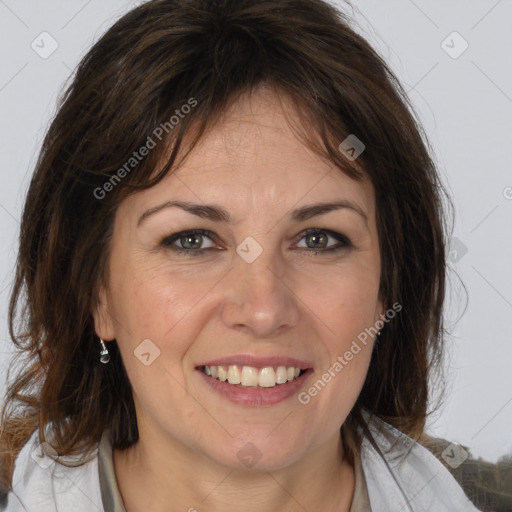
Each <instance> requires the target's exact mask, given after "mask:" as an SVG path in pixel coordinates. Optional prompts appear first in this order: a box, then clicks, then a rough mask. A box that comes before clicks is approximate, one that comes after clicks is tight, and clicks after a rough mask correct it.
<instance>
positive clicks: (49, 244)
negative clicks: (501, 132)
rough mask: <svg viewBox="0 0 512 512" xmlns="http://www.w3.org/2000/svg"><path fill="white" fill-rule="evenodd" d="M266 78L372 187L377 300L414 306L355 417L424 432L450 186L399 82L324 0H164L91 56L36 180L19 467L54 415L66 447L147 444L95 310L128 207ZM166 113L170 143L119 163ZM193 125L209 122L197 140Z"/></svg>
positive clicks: (143, 9)
mask: <svg viewBox="0 0 512 512" xmlns="http://www.w3.org/2000/svg"><path fill="white" fill-rule="evenodd" d="M262 85H266V86H269V87H272V88H273V89H274V90H275V91H276V92H277V93H279V94H285V95H286V96H287V97H288V98H291V99H292V100H293V102H294V106H296V108H297V112H299V113H300V115H301V119H302V120H303V122H302V123H301V125H302V131H301V136H302V137H303V140H304V143H305V144H308V146H309V147H311V148H312V149H314V150H315V151H316V152H317V153H318V154H319V155H322V156H324V157H325V158H327V159H329V161H331V162H332V163H333V164H334V165H336V166H337V167H338V168H339V169H340V171H341V172H344V173H346V174H347V175H348V176H350V177H352V178H354V179H361V177H362V176H363V175H367V176H368V177H369V178H370V179H371V182H372V183H373V186H374V188H375V193H376V212H377V227H378V233H379V243H380V251H381V261H382V274H381V283H380V296H381V298H382V299H383V301H384V304H386V305H388V307H389V306H390V305H391V304H394V303H399V304H400V305H401V306H402V311H401V312H400V313H399V314H398V315H397V316H396V317H395V318H394V319H393V320H392V321H390V322H389V323H388V324H387V325H386V326H385V327H384V329H383V332H382V335H381V336H380V339H379V341H378V343H377V344H376V346H375V348H374V352H373V355H372V360H371V363H370V369H369V372H368V375H367V378H366V381H365V384H364V387H363V390H362V392H361V394H360V396H359V399H358V401H357V403H356V406H355V407H354V409H353V411H352V413H351V415H350V416H349V418H348V419H347V421H346V422H345V425H344V427H343V428H344V429H349V430H351V431H352V430H355V425H356V424H357V423H358V422H360V421H361V415H360V411H361V408H362V407H365V408H366V409H367V410H369V411H370V412H371V413H373V414H375V415H377V416H379V417H381V418H383V419H385V420H386V421H388V422H390V423H392V424H393V425H395V426H397V427H398V428H400V429H401V430H403V431H404V432H406V433H408V434H409V435H413V436H416V437H417V436H419V435H420V434H421V432H422V431H423V428H424V423H425V417H426V414H427V403H428V398H429V396H428V395H429V393H428V390H429V386H428V379H429V376H430V374H431V371H432V369H435V368H437V367H438V363H439V360H440V357H441V349H442V340H443V331H444V329H443V319H442V308H443V300H444V291H445V290H444V286H445V264H446V262H445V243H446V239H445V229H446V228H445V225H444V217H443V210H442V206H443V205H442V196H441V194H442V193H443V194H444V189H443V187H442V185H441V183H440V181H439V177H438V174H437V171H436V168H435V165H434V162H433V159H432V156H431V155H430V153H431V151H430V147H429V144H428V141H427V139H426V137H425V134H424V132H423V130H422V128H421V125H420V123H419V122H418V121H417V120H416V119H417V116H416V115H415V114H414V110H413V108H412V106H411V105H410V103H409V100H408V98H407V96H406V94H405V92H404V91H403V89H402V87H401V85H400V84H399V82H398V80H397V78H396V77H395V76H394V74H393V73H392V71H391V70H390V69H389V68H388V67H387V65H386V64H385V62H384V61H383V60H382V58H381V57H380V56H379V55H378V54H377V53H376V52H375V50H373V49H372V48H371V46H370V45H369V44H368V43H367V42H366V41H365V39H364V38H362V37H361V36H359V35H358V34H357V33H356V32H355V31H354V30H353V29H352V28H350V26H349V19H348V17H347V16H346V15H345V14H343V13H342V12H339V11H338V10H336V9H335V8H334V7H332V6H331V5H329V4H328V3H326V2H324V1H322V0H262V1H258V2H254V1H253V0H152V1H150V2H147V3H146V4H143V5H141V6H139V7H138V8H136V9H134V10H133V11H131V12H129V13H128V14H126V15H125V16H123V17H122V18H121V19H120V20H119V21H117V22H116V23H115V24H114V25H113V26H112V28H110V29H109V30H108V31H107V32H106V33H105V34H104V35H103V36H102V37H101V39H100V40H99V41H98V42H97V43H96V44H95V45H94V46H93V47H92V49H91V50H90V51H89V52H88V54H87V55H86V56H85V57H84V59H83V60H82V62H81V63H80V64H79V66H78V68H77V70H76V75H75V77H74V79H73V81H72V83H71V84H70V86H69V88H68V89H67V91H66V92H65V94H64V96H63V98H62V99H61V101H60V105H59V107H60V108H59V110H58V112H57V114H56V116H55V119H54V120H53V122H52V124H51V126H50V128H49V130H48V133H47V135H46V137H45V140H44V142H43V146H42V150H41V153H40V156H39V159H38V162H37V165H36V169H35V172H34V174H33V177H32V181H31V183H30V188H29V190H28V194H27V198H26V202H25V207H24V210H23V217H22V223H21V232H20V248H19V255H18V260H17V267H16V278H15V284H14V288H13V291H12V295H11V301H10V309H9V326H10V334H11V337H12V340H13V342H14V343H15V345H16V346H17V347H18V348H19V349H20V353H19V355H18V357H19V358H21V360H22V361H23V367H22V368H20V369H19V370H18V371H17V373H16V375H15V379H14V380H13V381H12V383H11V385H10V387H9V390H8V394H7V398H6V402H5V405H4V408H3V411H2V423H1V427H0V444H1V460H0V463H1V464H0V465H1V467H2V468H4V470H5V475H4V478H5V479H6V481H8V482H10V479H11V478H12V467H13V461H14V459H15V457H16V456H17V454H18V453H19V451H20V449H21V448H22V446H23V444H24V443H25V442H26V441H27V439H28V437H29V436H30V434H31V433H32V432H33V431H34V430H35V429H36V428H38V429H39V435H40V440H41V442H42V441H44V440H45V439H44V435H45V434H44V427H45V426H47V425H49V424H51V426H52V439H51V444H52V446H53V447H54V448H55V449H56V450H57V452H58V453H59V455H65V454H71V453H76V452H83V453H86V452H87V451H89V450H90V449H91V448H93V447H94V445H95V444H96V443H97V442H98V441H99V439H100V437H101V435H102V433H103V431H104V429H105V428H107V427H110V428H111V430H112V443H113V446H114V447H115V448H124V447H128V446H130V445H132V444H133V443H135V442H136V441H137V439H138V431H137V424H136V419H135V410H134V404H133V399H132V394H131V387H130V382H129V380H128V377H127V374H126V372H125V369H124V366H123V362H122V360H121V357H120V354H119V351H118V349H117V346H116V343H115V342H113V343H110V344H109V349H110V353H111V363H110V364H109V365H102V364H101V363H100V362H99V357H98V349H99V345H98V338H97V336H96V335H95V330H94V323H93V319H92V311H93V308H94V307H95V305H96V300H97V291H98V286H99V284H100V283H106V277H107V276H106V268H107V266H106V262H107V260H108V257H109V242H110V238H111V234H112V224H113V218H114V214H115V212H116V208H117V207H118V205H119V204H120V202H121V201H122V200H123V199H124V198H125V197H126V196H127V195H128V194H131V193H134V192H136V191H137V190H140V189H142V188H147V187H150V186H151V185H153V184H155V183H157V182H158V181H159V180H160V179H161V178H162V177H163V176H165V175H166V174H167V173H168V172H170V171H171V169H172V168H173V166H175V164H176V162H177V154H178V151H180V155H181V154H182V153H181V151H183V150H184V149H185V150H186V151H183V155H184V156H186V155H187V154H188V152H189V151H191V150H192V149H193V147H194V145H195V144H196V143H197V141H198V140H199V139H200V138H201V137H202V136H204V134H205V133H206V132H207V130H208V129H209V128H211V127H212V126H213V125H214V123H215V120H216V119H218V117H219V116H220V115H221V114H222V112H224V111H225V109H226V108H227V106H228V104H229V103H230V102H232V101H235V100H236V98H238V97H239V96H240V95H241V94H243V93H246V92H251V91H252V90H254V89H255V88H256V87H259V86H262ZM192 102H196V103H195V105H194V107H193V108H191V109H190V111H189V112H188V113H187V114H186V115H183V116H180V119H179V122H178V123H177V124H175V125H173V126H172V127H169V125H170V124H171V123H170V122H169V120H170V119H171V117H172V116H173V115H176V114H177V112H176V110H179V109H180V107H181V106H183V105H187V104H188V105H192ZM184 111H185V110H183V112H184ZM162 123H167V125H165V124H162ZM162 126H165V127H166V129H165V130H163V131H162V130H161V131H162V134H161V135H162V137H161V139H162V140H161V141H158V143H157V144H156V147H155V148H154V149H153V150H152V151H151V152H149V154H148V155H147V156H146V157H145V158H144V159H142V160H141V161H140V162H139V161H138V162H137V164H136V166H133V167H134V168H133V170H132V169H130V170H129V172H125V173H120V171H119V169H121V168H123V166H125V164H126V162H127V160H128V159H129V158H130V157H131V156H132V154H133V152H134V151H135V150H137V149H138V148H140V147H141V146H143V145H144V144H145V143H147V141H148V137H150V136H152V135H154V134H155V130H156V129H157V128H158V127H162ZM349 134H355V135H356V136H357V138H358V139H360V140H361V141H363V143H364V144H365V146H366V148H365V150H364V152H363V153H362V154H361V155H360V156H359V157H358V158H357V161H352V160H351V159H350V158H348V157H347V155H346V154H344V153H343V152H342V151H340V150H339V149H338V146H339V144H340V143H341V142H342V141H343V140H344V139H345V138H346V137H347V136H348V135H349ZM185 135H187V136H191V135H194V137H193V138H192V139H191V142H190V144H185V142H184V137H185ZM153 138H154V137H153ZM187 140H189V139H188V138H187ZM170 150H172V151H170ZM169 155H170V156H169ZM163 158H165V162H166V163H165V165H163V166H162V167H161V170H160V172H158V174H157V176H154V174H155V170H158V169H160V167H158V166H159V163H161V162H162V159H163ZM124 168H125V170H126V167H124ZM120 174H122V175H123V176H122V179H120ZM116 176H117V177H116ZM107 181H108V183H110V185H107V186H106V185H105V184H106V183H107ZM107 189H108V193H106V191H107ZM101 191H103V192H101Z"/></svg>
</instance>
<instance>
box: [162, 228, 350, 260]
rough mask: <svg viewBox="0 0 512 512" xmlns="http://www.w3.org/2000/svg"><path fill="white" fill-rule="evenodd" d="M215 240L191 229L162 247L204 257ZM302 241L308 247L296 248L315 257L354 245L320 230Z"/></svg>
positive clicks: (308, 232)
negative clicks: (329, 243) (206, 244)
mask: <svg viewBox="0 0 512 512" xmlns="http://www.w3.org/2000/svg"><path fill="white" fill-rule="evenodd" d="M214 238H215V235H214V234H213V233H212V232H211V231H207V230H204V229H191V230H188V231H180V232H179V233H174V234H173V235H170V236H168V237H166V238H164V239H163V240H162V242H161V245H162V246H164V247H165V248H167V249H171V250H172V251H173V252H175V253H177V254H183V255H193V256H200V255H204V254H205V253H206V251H207V250H211V249H214V248H215V245H214V244H213V239H214ZM329 239H332V240H335V241H337V242H338V243H337V245H334V247H332V246H329V245H327V244H328V242H329ZM204 240H210V242H211V243H210V245H209V246H208V247H204V246H203V243H204ZM300 240H306V246H305V247H304V246H302V247H301V246H296V247H299V248H300V249H302V248H305V249H309V251H308V252H312V253H313V254H314V255H318V254H325V253H333V252H336V251H339V250H341V249H347V248H349V247H351V246H352V243H351V242H350V240H349V239H348V238H347V237H346V236H345V235H342V234H341V233H336V232H335V231H329V230H326V229H318V228H312V229H308V230H306V231H305V232H303V233H302V237H301V238H300Z"/></svg>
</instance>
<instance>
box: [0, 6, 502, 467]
mask: <svg viewBox="0 0 512 512" xmlns="http://www.w3.org/2000/svg"><path fill="white" fill-rule="evenodd" d="M138 3H140V2H126V1H121V0H101V1H100V0H89V1H86V0H72V1H70V0H67V1H64V0H46V1H44V2H41V1H40V0H38V1H36V0H25V1H21V0H0V55H1V64H2V65H1V67H0V112H1V117H0V139H1V141H2V143H1V146H0V152H1V153H0V165H1V171H0V172H1V174H0V228H1V241H2V243H1V247H0V397H2V396H3V395H4V393H5V386H4V382H5V371H6V369H7V366H8V365H9V361H10V356H11V354H12V351H13V347H12V344H11V342H10V341H9V336H8V331H7V322H6V317H7V302H8V296H9V291H10V287H11V283H12V276H13V268H14V263H15V257H16V243H17V242H16V240H17V235H18V229H19V218H20V212H21V208H22V204H23V198H24V195H25V193H26V190H27V186H28V183H29V179H30V175H31V172H32V169H33V166H34V163H35V160H36V157H37V153H38V150H39V147H40V144H41V140H42V137H43V135H44V132H45V129H46V128H47V126H48V124H49V121H50V119H51V117H52V115H53V113H54V111H55V101H56V98H57V96H58V94H59V93H60V92H62V89H63V86H64V84H65V82H66V80H67V79H68V78H69V76H70V74H71V71H72V70H73V69H74V67H75V66H76V64H77V63H78V61H79V59H80V58H81V57H82V56H83V55H84V54H85V52H86V51H87V49H88V48H89V47H90V45H91V44H92V43H93V42H94V41H95V40H97V39H98V37H99V36H100V35H101V34H102V33H103V32H104V31H105V30H106V29H107V28H108V27H109V26H110V25H111V24H112V23H113V22H114V21H115V20H116V19H117V18H118V17H119V16H120V15H122V14H123V13H124V12H126V11H127V10H128V8H129V7H130V6H132V5H133V6H134V5H136V4H138ZM337 3H338V5H341V6H342V7H343V8H344V10H346V11H347V12H348V13H349V14H351V15H352V16H353V17H355V19H356V20H357V23H358V26H357V27H356V30H358V31H359V32H361V33H362V34H363V35H364V36H366V37H367V38H368V39H369V40H370V42H371V43H372V44H373V45H374V46H375V47H376V48H377V49H378V51H379V52H380V53H381V54H382V55H383V57H384V58H385V60H386V61H387V62H388V63H389V64H390V65H391V67H392V69H393V70H394V71H395V72H396V73H397V75H398V77H399V78H400V79H401V81H402V83H403V84H404V86H405V88H406V90H407V91H408V93H409V96H410V98H411V100H412V102H413V104H414V106H415V109H416V110H417V112H418V114H419V117H420V119H421V121H422V123H423V125H424V126H425V129H426V131H427V134H428V136H429V138H430V141H431V142H432V145H433V147H434V149H435V155H436V158H437V162H438V165H439V169H440V172H441V174H442V176H443V179H444V181H445V184H446V185H447V186H448V188H449V190H450V193H451V196H452V198H453V200H454V204H455V211H456V219H455V229H454V234H453V235H454V237H453V239H452V251H451V266H452V268H453V271H456V272H457V273H458V275H459V276H460V277H461V278H462V281H463V282H464V284H465V285H466V288H467V290H468V295H469V302H468V307H467V309H466V310H465V312H464V306H465V295H464V293H463V290H462V288H461V286H460V284H459V283H458V281H457V279H456V278H455V274H454V273H453V271H452V273H451V276H450V281H451V283H452V286H451V288H450V293H449V301H448V307H447V314H448V320H449V325H450V327H451V330H452V336H451V337H450V338H449V340H448V341H449V350H448V356H449V357H447V359H446V362H445V365H446V373H447V377H448V393H447V396H446V398H445V401H444V405H443V407H442V408H441V409H440V411H439V412H438V413H436V414H435V415H433V416H432V417H431V419H430V422H429V429H430V431H431V432H432V433H433V434H434V435H438V436H443V437H445V438H447V439H450V440H452V441H457V442H459V443H462V444H464V445H466V446H469V447H470V448H471V451H472V453H473V454H476V455H478V456H482V457H484V458H486V459H488V460H490V461H495V460H496V459H497V458H498V457H499V456H500V455H503V454H505V453H507V452H508V453H510V452H512V428H511V426H512V372H511V371H510V363H511V361H512V339H511V333H510V330H509V327H510V324H509V321H510V319H511V318H512V265H511V261H512V229H511V228H512V172H511V167H510V162H511V161H512V143H511V142H512V139H511V135H512V120H511V119H512V62H511V50H512V31H511V30H510V26H511V21H512V1H511V0H500V1H496V0H479V1H475V0H473V1H468V0H465V1H455V0H452V1H441V0H435V1H432V0H430V1H428V2H427V1H426V0H423V1H420V0H416V1H412V0H387V1H385V2H383V1H380V2H379V1H378V0H366V1H363V0H361V1H353V2H352V7H351V6H350V5H348V4H346V3H342V2H337ZM454 31H456V32H457V33H458V34H459V35H457V34H455V35H454V34H453V32H454ZM43 32H47V33H48V34H50V35H49V36H48V35H41V34H42V33H43ZM443 41H444V42H443ZM52 45H54V46H55V45H58V48H57V49H56V50H55V51H54V53H52V54H51V55H49V56H47V55H45V54H44V52H47V53H49V52H50V50H52ZM466 45H468V48H467V49H466V50H465V51H464V52H462V50H463V49H464V48H465V46H466ZM32 46H34V49H33V48H32ZM36 50H37V51H36ZM41 55H42V56H44V57H47V58H42V56H41Z"/></svg>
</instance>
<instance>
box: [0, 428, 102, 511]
mask: <svg viewBox="0 0 512 512" xmlns="http://www.w3.org/2000/svg"><path fill="white" fill-rule="evenodd" d="M52 452H53V453H52ZM12 488H13V490H12V492H10V493H9V494H8V496H7V498H8V501H7V508H6V509H5V512H21V511H23V512H56V511H57V510H73V511H74V512H86V511H90V510H100V511H102V510H103V505H102V501H101V492H100V485H99V477H98V457H97V450H95V452H94V453H93V454H91V456H90V457H89V458H88V459H86V460H85V461H84V460H83V459H81V458H80V457H78V456H67V457H61V458H56V454H55V452H54V451H53V450H52V448H51V447H50V446H49V445H48V444H47V443H42V444H41V443H40V442H39V435H38V431H37V430H36V431H35V432H34V433H33V434H32V436H31V437H30V439H29V440H28V441H27V443H26V444H25V446H24V447H23V448H22V450H21V452H20V453H19V455H18V457H17V458H16V461H15V466H14V474H13V479H12Z"/></svg>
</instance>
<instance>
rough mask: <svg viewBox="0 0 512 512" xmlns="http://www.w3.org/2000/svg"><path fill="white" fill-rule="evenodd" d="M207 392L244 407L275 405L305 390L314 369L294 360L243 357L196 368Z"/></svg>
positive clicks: (211, 362)
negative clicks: (208, 390)
mask: <svg viewBox="0 0 512 512" xmlns="http://www.w3.org/2000/svg"><path fill="white" fill-rule="evenodd" d="M195 369H196V370H197V374H198V375H199V377H201V380H202V382H203V383H204V384H206V385H207V389H210V391H212V392H213V393H214V394H216V395H218V396H220V397H222V398H227V399H228V400H229V401H230V402H232V403H235V404H238V405H244V406H251V407H253V406H265V405H273V404H276V403H278V402H281V401H283V400H286V399H288V398H290V397H292V396H293V395H294V394H295V393H297V392H298V391H299V390H300V388H302V387H303V386H304V385H305V383H306V381H307V380H308V379H309V376H310V375H311V374H313V368H312V367H311V366H310V365H309V364H308V363H306V362H304V361H298V360H296V359H291V358H281V357H279V358H278V357H271V358H253V357H249V356H240V357H233V358H229V360H226V359H223V360H217V361H209V362H208V363H207V364H202V365H200V366H196V368H195Z"/></svg>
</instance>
